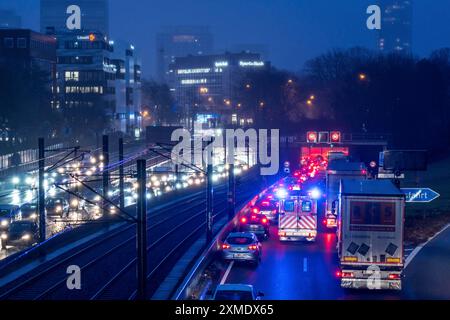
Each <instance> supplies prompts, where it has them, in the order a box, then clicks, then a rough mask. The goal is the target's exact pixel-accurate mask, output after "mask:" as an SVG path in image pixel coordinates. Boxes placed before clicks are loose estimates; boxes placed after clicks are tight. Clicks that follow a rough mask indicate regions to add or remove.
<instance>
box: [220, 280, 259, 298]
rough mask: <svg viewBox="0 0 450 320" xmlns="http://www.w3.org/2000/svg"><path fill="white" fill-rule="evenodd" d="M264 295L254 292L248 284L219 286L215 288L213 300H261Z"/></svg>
mask: <svg viewBox="0 0 450 320" xmlns="http://www.w3.org/2000/svg"><path fill="white" fill-rule="evenodd" d="M263 296H264V294H263V293H262V292H256V291H255V289H254V288H253V286H252V285H249V284H220V285H218V286H217V288H216V292H215V293H214V297H213V300H218V301H226V300H243V301H251V300H261V297H263Z"/></svg>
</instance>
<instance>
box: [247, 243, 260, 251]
mask: <svg viewBox="0 0 450 320" xmlns="http://www.w3.org/2000/svg"><path fill="white" fill-rule="evenodd" d="M248 248H249V249H250V250H256V249H258V246H256V245H254V244H253V245H251V246H248Z"/></svg>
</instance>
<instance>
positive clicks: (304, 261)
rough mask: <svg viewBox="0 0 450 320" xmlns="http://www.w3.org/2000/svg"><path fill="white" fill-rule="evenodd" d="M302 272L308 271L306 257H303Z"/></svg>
mask: <svg viewBox="0 0 450 320" xmlns="http://www.w3.org/2000/svg"><path fill="white" fill-rule="evenodd" d="M303 272H308V258H303Z"/></svg>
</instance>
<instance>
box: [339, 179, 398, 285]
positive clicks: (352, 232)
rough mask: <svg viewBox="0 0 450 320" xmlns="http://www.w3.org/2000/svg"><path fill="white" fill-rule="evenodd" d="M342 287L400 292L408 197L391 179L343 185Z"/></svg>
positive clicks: (340, 252) (340, 204)
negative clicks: (406, 200)
mask: <svg viewBox="0 0 450 320" xmlns="http://www.w3.org/2000/svg"><path fill="white" fill-rule="evenodd" d="M339 207H340V210H339V217H338V232H337V235H338V244H337V245H338V254H339V262H340V271H339V275H340V278H341V287H343V288H350V289H389V290H401V288H402V283H401V275H402V271H403V267H404V255H403V230H404V216H405V195H404V194H403V193H402V192H401V191H400V190H399V189H398V188H397V187H396V186H395V185H394V184H393V183H392V182H391V181H390V180H365V181H356V180H346V179H343V180H342V181H341V184H340V195H339Z"/></svg>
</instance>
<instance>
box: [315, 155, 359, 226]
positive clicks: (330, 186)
mask: <svg viewBox="0 0 450 320" xmlns="http://www.w3.org/2000/svg"><path fill="white" fill-rule="evenodd" d="M341 179H351V180H356V181H361V180H366V179H367V169H366V166H365V165H364V163H362V162H349V161H347V160H346V159H336V160H332V161H330V162H329V163H328V168H327V172H326V186H325V192H326V203H325V214H324V225H325V226H326V227H327V228H330V229H335V228H336V227H337V216H338V212H337V210H338V208H337V203H338V198H339V183H340V181H341Z"/></svg>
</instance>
